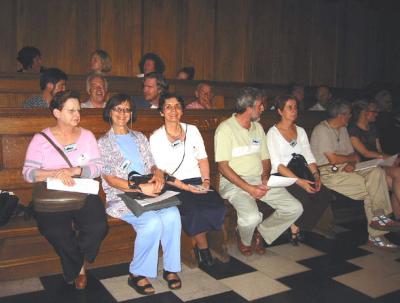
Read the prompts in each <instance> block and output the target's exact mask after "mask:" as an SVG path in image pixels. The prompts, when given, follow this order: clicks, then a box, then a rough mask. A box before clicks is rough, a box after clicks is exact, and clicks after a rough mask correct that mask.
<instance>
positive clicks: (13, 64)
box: [0, 0, 17, 71]
mask: <svg viewBox="0 0 400 303" xmlns="http://www.w3.org/2000/svg"><path fill="white" fill-rule="evenodd" d="M0 7H1V9H0V39H1V41H2V43H1V48H0V57H1V60H0V71H16V70H17V60H16V57H17V51H16V49H17V46H16V32H15V28H16V27H15V25H16V24H15V1H13V0H1V2H0Z"/></svg>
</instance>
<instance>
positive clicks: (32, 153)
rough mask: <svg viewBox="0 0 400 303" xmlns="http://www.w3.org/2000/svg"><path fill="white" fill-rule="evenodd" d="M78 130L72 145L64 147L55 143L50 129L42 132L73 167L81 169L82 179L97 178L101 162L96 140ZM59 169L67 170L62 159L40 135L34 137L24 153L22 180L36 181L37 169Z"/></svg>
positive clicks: (87, 131) (88, 133) (83, 130)
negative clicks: (78, 134)
mask: <svg viewBox="0 0 400 303" xmlns="http://www.w3.org/2000/svg"><path fill="white" fill-rule="evenodd" d="M80 130H81V134H80V136H79V138H78V140H77V141H76V142H75V143H74V144H69V145H66V146H63V145H61V144H59V143H58V142H57V140H56V138H55V137H54V135H53V134H52V132H51V131H50V128H46V129H44V130H43V132H44V133H45V134H46V135H48V136H49V137H50V139H52V140H53V141H54V143H55V144H56V145H57V146H58V147H59V148H61V150H63V151H64V153H65V155H66V156H67V157H68V159H69V161H70V162H71V164H72V165H73V166H74V167H76V166H81V167H82V177H84V178H97V177H98V176H100V172H101V160H100V153H99V149H98V147H97V142H96V138H95V137H94V135H93V134H92V132H90V131H89V130H87V129H84V128H80ZM60 168H69V166H68V164H67V162H66V161H65V160H64V158H63V157H62V156H61V155H60V154H59V153H58V152H57V150H56V149H55V148H54V146H52V145H51V144H50V142H49V141H47V139H46V138H45V137H43V136H42V135H40V134H36V135H34V136H33V138H32V141H31V142H30V143H29V146H28V149H27V151H26V156H25V163H24V167H23V169H22V174H23V176H24V179H25V180H26V181H28V182H31V183H32V182H35V181H36V177H35V175H36V171H37V170H38V169H45V170H52V169H60Z"/></svg>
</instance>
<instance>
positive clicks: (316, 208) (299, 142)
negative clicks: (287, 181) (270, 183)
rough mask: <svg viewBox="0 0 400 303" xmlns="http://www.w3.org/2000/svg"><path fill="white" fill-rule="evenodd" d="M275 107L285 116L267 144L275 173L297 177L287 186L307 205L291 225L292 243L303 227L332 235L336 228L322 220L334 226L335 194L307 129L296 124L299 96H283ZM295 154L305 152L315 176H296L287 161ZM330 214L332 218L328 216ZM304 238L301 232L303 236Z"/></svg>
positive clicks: (275, 127) (269, 137)
mask: <svg viewBox="0 0 400 303" xmlns="http://www.w3.org/2000/svg"><path fill="white" fill-rule="evenodd" d="M275 108H276V110H277V112H278V114H279V115H280V116H281V120H280V121H279V122H278V123H277V124H275V125H274V126H272V127H271V128H270V129H269V131H268V133H267V145H268V150H269V153H270V157H271V174H276V173H278V174H280V175H281V176H284V177H291V178H297V181H296V184H294V185H293V186H290V187H288V188H287V190H288V191H289V192H290V193H291V194H292V195H293V196H294V197H295V198H297V199H298V200H299V201H300V202H301V203H302V204H303V208H304V212H303V214H302V216H301V217H300V218H299V219H298V221H297V222H296V224H293V225H292V226H291V232H292V241H291V242H292V244H293V245H297V241H298V240H299V232H300V229H301V230H306V231H311V230H314V231H316V232H321V233H323V234H324V235H330V234H332V233H333V230H329V228H327V227H325V226H324V227H323V226H321V224H322V223H323V224H325V225H328V226H329V227H331V226H332V223H331V220H332V218H331V217H332V214H331V213H329V212H328V211H330V210H329V209H328V207H329V203H330V201H331V200H332V195H331V193H330V192H329V190H328V189H327V188H325V187H324V186H323V185H322V184H321V180H320V176H319V171H318V168H317V165H316V163H315V159H314V156H313V154H312V153H311V148H310V144H309V142H308V138H307V134H306V132H305V130H304V129H303V128H301V127H299V126H297V125H296V124H295V121H296V119H297V100H296V98H295V97H293V96H283V97H279V98H278V99H277V101H276V104H275ZM293 154H299V155H302V156H303V157H304V159H305V161H306V164H307V165H308V167H305V169H308V170H309V171H310V176H312V178H310V179H313V180H307V179H305V178H304V179H303V178H300V177H299V176H296V175H295V173H294V172H293V171H291V170H290V169H289V168H288V167H287V165H288V163H289V162H290V161H291V160H292V158H293ZM325 211H326V214H325V216H324V220H325V221H328V222H323V221H322V220H321V222H320V224H318V225H319V226H318V228H319V229H318V230H316V229H314V228H315V227H317V223H319V221H320V219H321V216H322V214H323V213H324V212H325ZM328 215H330V218H328ZM300 238H301V236H300Z"/></svg>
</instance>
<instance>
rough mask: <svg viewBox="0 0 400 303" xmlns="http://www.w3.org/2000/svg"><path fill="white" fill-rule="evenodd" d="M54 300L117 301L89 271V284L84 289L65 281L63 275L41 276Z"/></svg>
mask: <svg viewBox="0 0 400 303" xmlns="http://www.w3.org/2000/svg"><path fill="white" fill-rule="evenodd" d="M40 280H41V281H42V284H43V287H44V288H45V290H46V291H47V293H48V295H49V297H50V298H51V300H52V302H57V303H72V302H74V303H89V302H90V303H91V302H93V303H114V302H117V301H116V300H115V299H114V298H113V297H112V295H111V294H110V293H109V292H108V291H107V289H106V288H105V287H104V286H103V284H101V282H100V281H99V280H97V279H96V278H95V277H93V276H92V275H91V274H90V273H88V284H87V286H86V289H84V290H76V289H75V286H74V285H73V284H71V285H68V284H67V283H65V281H64V279H63V277H62V276H61V275H54V276H47V277H42V278H40Z"/></svg>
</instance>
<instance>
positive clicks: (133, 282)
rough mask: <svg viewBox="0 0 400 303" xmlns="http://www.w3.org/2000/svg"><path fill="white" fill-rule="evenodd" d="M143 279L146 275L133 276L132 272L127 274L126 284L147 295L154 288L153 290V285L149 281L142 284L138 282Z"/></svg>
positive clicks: (152, 291)
mask: <svg viewBox="0 0 400 303" xmlns="http://www.w3.org/2000/svg"><path fill="white" fill-rule="evenodd" d="M143 279H146V277H143V276H134V275H132V274H129V276H128V285H129V286H130V287H132V288H133V289H134V290H136V292H137V293H139V294H141V295H144V296H147V295H152V294H154V293H155V290H154V287H153V285H151V283H148V284H145V285H143V286H141V285H139V284H138V283H139V282H140V281H142V280H143Z"/></svg>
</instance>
